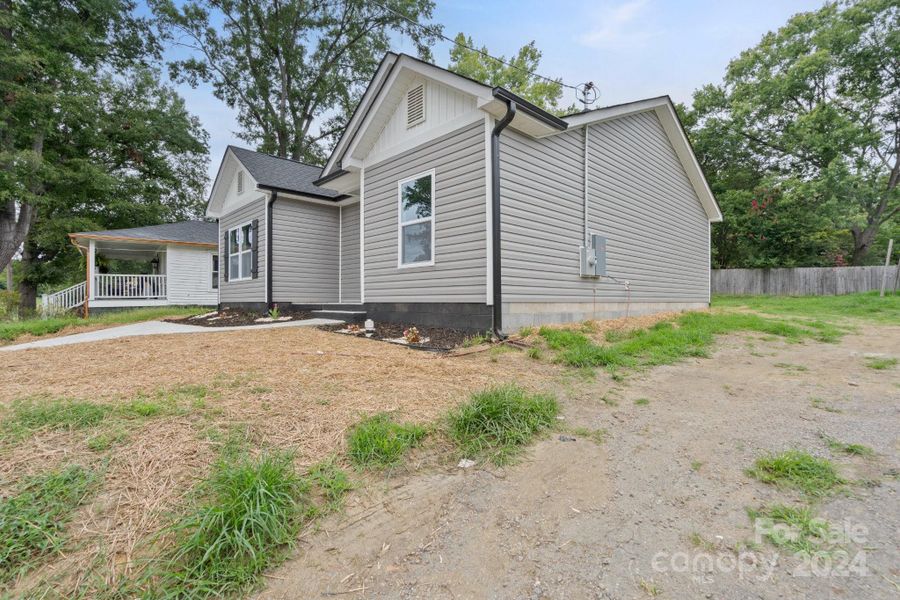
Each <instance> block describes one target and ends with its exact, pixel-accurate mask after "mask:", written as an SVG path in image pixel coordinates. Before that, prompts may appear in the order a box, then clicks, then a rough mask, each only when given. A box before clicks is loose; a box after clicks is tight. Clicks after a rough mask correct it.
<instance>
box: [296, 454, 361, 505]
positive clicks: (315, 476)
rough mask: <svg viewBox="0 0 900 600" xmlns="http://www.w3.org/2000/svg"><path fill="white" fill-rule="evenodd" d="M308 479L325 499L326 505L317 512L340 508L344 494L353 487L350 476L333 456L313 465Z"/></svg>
mask: <svg viewBox="0 0 900 600" xmlns="http://www.w3.org/2000/svg"><path fill="white" fill-rule="evenodd" d="M306 480H307V481H308V482H309V483H310V484H311V485H312V487H314V488H315V489H316V490H318V491H319V492H320V493H321V495H322V497H323V498H324V500H325V506H324V507H323V508H322V509H319V510H317V512H331V511H334V510H338V509H339V508H340V507H341V506H342V504H343V501H344V496H346V495H347V493H348V492H349V491H350V490H352V489H353V483H352V482H351V481H350V476H349V475H347V472H346V471H344V470H343V469H341V468H340V467H339V466H338V464H337V459H336V458H335V457H333V456H332V457H330V458H328V459H326V460H323V461H321V462H318V463H316V464H315V465H313V466H312V468H310V470H309V473H307V475H306Z"/></svg>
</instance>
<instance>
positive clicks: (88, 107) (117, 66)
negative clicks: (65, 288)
mask: <svg viewBox="0 0 900 600" xmlns="http://www.w3.org/2000/svg"><path fill="white" fill-rule="evenodd" d="M148 29H149V27H148V23H147V22H146V21H144V20H142V19H140V18H137V17H136V16H135V6H134V4H133V3H132V2H130V1H127V0H0V163H2V166H3V169H2V171H0V202H2V208H3V210H2V212H0V267H5V266H6V265H7V264H8V263H9V262H10V260H11V259H12V257H13V256H14V255H15V254H16V253H17V252H21V257H22V267H23V268H22V269H21V270H20V271H21V277H20V282H19V289H20V292H21V296H22V306H23V308H25V309H28V308H33V306H34V300H35V294H36V289H37V286H38V285H40V284H45V283H54V282H58V281H62V280H65V279H66V277H67V274H68V276H69V277H70V276H71V272H72V271H71V266H72V264H73V263H75V262H77V261H78V255H77V253H76V252H75V250H74V249H73V248H72V247H71V246H70V245H68V241H67V239H66V235H65V234H66V233H67V232H68V231H72V230H77V229H89V228H103V227H108V226H126V227H127V226H134V225H145V224H147V223H155V222H160V220H165V219H170V218H179V217H183V216H186V215H193V214H196V213H197V207H198V205H199V203H200V202H201V201H202V200H201V197H202V189H203V186H204V184H205V180H206V173H205V167H206V155H207V150H206V143H205V137H206V134H205V132H203V130H202V128H201V127H200V125H199V123H198V122H197V120H196V119H195V118H193V117H191V116H190V115H189V114H188V113H187V111H186V110H185V107H184V104H183V102H182V100H181V99H180V98H179V97H178V96H177V94H175V92H174V91H173V90H171V89H169V88H166V87H164V86H161V85H160V84H159V83H158V82H159V74H158V72H156V71H155V70H153V69H152V68H151V67H150V66H149V65H150V63H152V62H153V61H155V60H157V59H158V56H159V46H158V44H157V42H156V40H155V38H154V37H153V36H151V35H148V34H147V31H148ZM64 266H65V267H66V268H64Z"/></svg>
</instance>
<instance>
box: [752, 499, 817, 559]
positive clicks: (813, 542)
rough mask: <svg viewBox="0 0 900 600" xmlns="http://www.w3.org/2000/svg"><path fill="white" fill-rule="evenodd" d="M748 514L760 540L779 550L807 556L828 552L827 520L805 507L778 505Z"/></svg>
mask: <svg viewBox="0 0 900 600" xmlns="http://www.w3.org/2000/svg"><path fill="white" fill-rule="evenodd" d="M747 513H748V515H749V516H750V519H751V520H753V521H754V524H755V525H754V527H755V528H756V529H757V531H762V536H763V538H765V539H767V540H768V541H769V542H771V543H772V544H773V545H775V546H777V547H779V548H785V549H787V550H790V551H791V552H795V553H799V554H803V555H806V556H811V555H813V554H820V553H822V552H823V551H827V549H829V544H828V539H829V530H830V528H829V525H828V521H826V520H825V519H822V518H819V517H816V515H815V512H814V511H813V509H812V508H810V507H808V506H786V505H783V504H777V505H775V506H771V507H769V508H763V509H760V510H748V511H747Z"/></svg>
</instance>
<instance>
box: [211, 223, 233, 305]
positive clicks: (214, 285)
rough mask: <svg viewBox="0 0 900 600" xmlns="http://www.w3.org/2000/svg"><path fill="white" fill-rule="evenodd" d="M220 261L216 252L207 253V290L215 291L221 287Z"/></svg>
mask: <svg viewBox="0 0 900 600" xmlns="http://www.w3.org/2000/svg"><path fill="white" fill-rule="evenodd" d="M229 235H230V234H229ZM221 263H222V259H221V258H220V257H219V253H218V252H210V253H209V286H210V287H209V289H211V290H213V291H216V290H218V289H219V288H220V287H221V286H222V264H221Z"/></svg>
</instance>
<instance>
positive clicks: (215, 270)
mask: <svg viewBox="0 0 900 600" xmlns="http://www.w3.org/2000/svg"><path fill="white" fill-rule="evenodd" d="M210 256H211V257H212V289H214V290H216V289H219V255H218V254H211V255H210Z"/></svg>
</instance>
